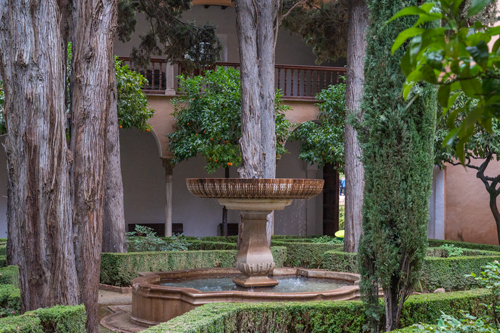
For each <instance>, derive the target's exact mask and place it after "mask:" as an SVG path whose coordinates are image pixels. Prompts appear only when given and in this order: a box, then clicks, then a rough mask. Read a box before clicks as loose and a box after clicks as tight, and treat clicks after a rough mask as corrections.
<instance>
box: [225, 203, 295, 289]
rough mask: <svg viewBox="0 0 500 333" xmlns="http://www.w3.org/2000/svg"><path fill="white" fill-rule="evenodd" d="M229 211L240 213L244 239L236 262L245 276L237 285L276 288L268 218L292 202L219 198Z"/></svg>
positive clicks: (237, 279)
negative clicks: (267, 226)
mask: <svg viewBox="0 0 500 333" xmlns="http://www.w3.org/2000/svg"><path fill="white" fill-rule="evenodd" d="M219 203H220V204H221V205H223V206H226V208H227V209H233V210H239V211H240V214H241V223H243V237H242V238H241V243H240V250H239V252H238V257H237V259H236V268H237V269H238V270H239V271H240V272H241V273H242V274H243V276H241V277H236V278H234V279H233V282H234V283H235V284H237V285H239V286H242V287H247V288H248V287H273V286H276V285H277V284H278V283H279V282H278V281H276V280H274V279H271V278H269V277H268V275H269V274H271V273H272V271H273V270H274V267H275V266H276V265H275V264H274V260H273V255H272V253H271V250H270V249H269V244H268V243H267V234H266V223H267V216H268V215H269V214H271V212H272V211H273V210H283V209H284V208H285V207H286V206H288V205H290V204H291V203H292V200H291V199H281V200H280V199H219Z"/></svg>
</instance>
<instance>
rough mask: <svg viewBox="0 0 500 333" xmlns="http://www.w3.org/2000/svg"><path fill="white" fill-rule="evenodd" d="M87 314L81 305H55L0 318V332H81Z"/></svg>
mask: <svg viewBox="0 0 500 333" xmlns="http://www.w3.org/2000/svg"><path fill="white" fill-rule="evenodd" d="M86 321H87V316H86V314H85V307H84V306H83V305H77V306H62V305H59V306H55V307H52V308H48V309H38V310H35V311H30V312H26V313H25V314H24V315H21V316H16V317H8V318H0V333H14V332H15V333H20V332H23V333H24V332H25V333H50V332H58V333H82V332H85V331H86V330H85V322H86Z"/></svg>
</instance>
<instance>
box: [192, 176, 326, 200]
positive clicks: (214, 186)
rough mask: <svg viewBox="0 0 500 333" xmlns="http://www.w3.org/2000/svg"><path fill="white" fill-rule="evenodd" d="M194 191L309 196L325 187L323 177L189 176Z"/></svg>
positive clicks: (238, 195) (263, 196)
mask: <svg viewBox="0 0 500 333" xmlns="http://www.w3.org/2000/svg"><path fill="white" fill-rule="evenodd" d="M186 185H187V188H188V190H189V192H191V194H193V195H195V196H197V197H200V198H217V199H221V198H228V199H229V198H230V199H309V198H312V197H315V196H317V195H318V194H320V193H321V191H322V190H323V185H324V180H322V179H289V178H276V179H267V178H255V179H242V178H188V179H186Z"/></svg>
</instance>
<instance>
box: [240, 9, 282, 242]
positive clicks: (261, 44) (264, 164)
mask: <svg viewBox="0 0 500 333" xmlns="http://www.w3.org/2000/svg"><path fill="white" fill-rule="evenodd" d="M235 6H236V31H237V35H238V43H239V47H240V71H241V134H242V136H241V141H240V143H241V151H242V160H243V164H242V166H241V167H240V168H239V169H238V172H239V174H240V177H241V178H275V177H276V134H275V126H274V122H275V119H274V103H275V100H274V98H275V91H274V89H275V85H274V65H275V46H276V39H277V37H278V26H279V21H280V18H279V14H280V10H281V1H265V0H236V2H235ZM273 220H274V219H273V214H269V216H268V223H267V238H268V243H270V242H271V235H272V233H273V229H274V222H273Z"/></svg>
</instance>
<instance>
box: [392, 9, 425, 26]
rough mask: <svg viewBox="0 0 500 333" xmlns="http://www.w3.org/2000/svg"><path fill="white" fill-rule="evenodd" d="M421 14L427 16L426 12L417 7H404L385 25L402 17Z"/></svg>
mask: <svg viewBox="0 0 500 333" xmlns="http://www.w3.org/2000/svg"><path fill="white" fill-rule="evenodd" d="M421 14H424V15H425V14H427V12H426V11H425V10H423V9H420V8H419V7H416V6H412V7H406V8H403V9H401V10H400V11H399V12H397V13H396V14H395V15H394V16H393V17H391V19H390V20H389V21H387V22H385V24H388V23H390V22H392V21H394V20H395V19H397V18H400V17H403V16H409V15H421Z"/></svg>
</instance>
